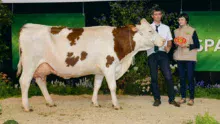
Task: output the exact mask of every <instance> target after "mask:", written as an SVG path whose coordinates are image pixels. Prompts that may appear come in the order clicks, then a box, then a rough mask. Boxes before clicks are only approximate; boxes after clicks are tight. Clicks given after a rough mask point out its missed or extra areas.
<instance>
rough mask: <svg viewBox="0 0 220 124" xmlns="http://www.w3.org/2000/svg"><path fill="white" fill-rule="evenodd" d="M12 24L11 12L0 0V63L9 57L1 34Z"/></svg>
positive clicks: (7, 48)
mask: <svg viewBox="0 0 220 124" xmlns="http://www.w3.org/2000/svg"><path fill="white" fill-rule="evenodd" d="M11 24H12V12H11V11H10V10H9V8H8V7H7V6H5V5H3V4H2V3H1V1H0V63H2V62H3V60H6V59H9V47H8V46H7V45H6V44H5V41H4V39H3V36H4V35H5V33H6V29H7V28H9V27H10V26H11Z"/></svg>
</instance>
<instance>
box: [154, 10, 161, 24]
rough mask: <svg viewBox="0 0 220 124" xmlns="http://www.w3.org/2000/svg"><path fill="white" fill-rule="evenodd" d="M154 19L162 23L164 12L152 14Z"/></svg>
mask: <svg viewBox="0 0 220 124" xmlns="http://www.w3.org/2000/svg"><path fill="white" fill-rule="evenodd" d="M152 18H153V19H154V21H157V22H160V21H161V19H162V12H161V11H154V12H153V14H152Z"/></svg>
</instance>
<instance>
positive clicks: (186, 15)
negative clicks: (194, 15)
mask: <svg viewBox="0 0 220 124" xmlns="http://www.w3.org/2000/svg"><path fill="white" fill-rule="evenodd" d="M182 17H183V18H185V19H186V21H187V24H188V23H189V15H188V14H186V13H182V14H180V15H179V16H178V19H179V18H182Z"/></svg>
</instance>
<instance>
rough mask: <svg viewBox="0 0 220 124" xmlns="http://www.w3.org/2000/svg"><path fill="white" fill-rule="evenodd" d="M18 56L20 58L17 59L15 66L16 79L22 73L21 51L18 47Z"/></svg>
mask: <svg viewBox="0 0 220 124" xmlns="http://www.w3.org/2000/svg"><path fill="white" fill-rule="evenodd" d="M19 56H20V58H19V62H18V65H17V74H16V76H17V77H19V76H20V75H21V72H22V62H21V56H22V50H21V48H20V47H19Z"/></svg>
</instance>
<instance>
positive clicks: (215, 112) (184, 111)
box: [0, 95, 220, 124]
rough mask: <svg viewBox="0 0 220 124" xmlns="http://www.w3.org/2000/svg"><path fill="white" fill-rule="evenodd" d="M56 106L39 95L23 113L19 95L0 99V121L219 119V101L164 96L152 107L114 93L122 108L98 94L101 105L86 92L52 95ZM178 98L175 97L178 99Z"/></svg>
mask: <svg viewBox="0 0 220 124" xmlns="http://www.w3.org/2000/svg"><path fill="white" fill-rule="evenodd" d="M52 98H53V100H54V102H55V103H56V104H57V107H51V108H50V107H47V106H46V105H45V100H44V98H43V97H42V96H37V97H32V98H30V104H31V106H32V108H33V109H34V111H33V112H29V113H27V112H23V111H22V109H21V98H8V99H4V100H0V104H1V105H2V108H3V112H2V115H0V123H1V124H2V123H3V122H4V121H6V120H11V119H14V120H16V121H18V122H19V124H182V123H183V122H186V121H188V120H195V116H196V115H197V114H202V115H204V114H205V112H208V113H209V114H210V115H212V116H214V117H215V118H216V119H217V120H218V121H220V109H219V107H220V100H215V99H203V98H197V99H195V105H194V106H192V107H191V106H187V105H186V104H185V105H182V106H181V107H180V108H176V107H174V106H172V105H169V104H168V102H167V100H168V98H167V97H166V96H163V97H162V105H161V106H159V107H153V106H152V103H153V98H152V97H151V96H118V99H119V103H120V105H121V106H122V107H123V109H122V110H114V109H113V108H112V107H111V106H112V105H111V97H110V96H109V95H99V103H100V105H101V106H102V107H101V108H96V107H93V106H91V96H90V95H80V96H58V95H52ZM179 99H180V98H176V100H179Z"/></svg>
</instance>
